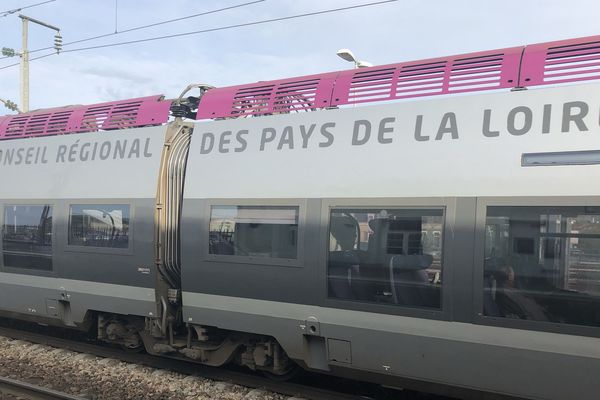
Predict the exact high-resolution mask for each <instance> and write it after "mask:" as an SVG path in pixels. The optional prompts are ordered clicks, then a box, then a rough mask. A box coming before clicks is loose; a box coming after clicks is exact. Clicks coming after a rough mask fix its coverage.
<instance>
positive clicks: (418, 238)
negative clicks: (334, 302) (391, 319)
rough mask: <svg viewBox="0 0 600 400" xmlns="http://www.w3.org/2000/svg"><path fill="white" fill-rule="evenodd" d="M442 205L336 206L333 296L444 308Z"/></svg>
mask: <svg viewBox="0 0 600 400" xmlns="http://www.w3.org/2000/svg"><path fill="white" fill-rule="evenodd" d="M443 224H444V216H443V210H442V209H428V210H417V209H381V208H371V209H335V210H332V212H331V217H330V229H329V261H328V287H329V297H333V298H339V299H346V300H356V301H367V302H376V303H386V304H396V305H402V306H410V307H431V308H440V307H441V297H440V294H441V283H442V281H441V272H442V237H443V236H442V233H443V228H444V226H443Z"/></svg>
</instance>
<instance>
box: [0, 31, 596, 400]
mask: <svg viewBox="0 0 600 400" xmlns="http://www.w3.org/2000/svg"><path fill="white" fill-rule="evenodd" d="M599 44H600V36H595V37H587V38H581V39H573V40H567V41H561V42H552V43H542V44H536V45H530V46H521V47H515V48H509V49H501V50H493V51H486V52H479V53H473V54H466V55H459V56H453V57H445V58H439V59H432V60H421V61H414V62H406V63H400V64H393V65H386V66H377V67H369V68H364V69H356V70H350V71H342V72H334V73H327V74H321V75H314V76H306V77H298V78H290V79H284V80H278V81H269V82H260V83H256V84H249V85H241V86H234V87H226V88H210V87H206V86H201V87H200V96H198V97H193V96H189V97H185V96H187V94H183V95H182V96H180V97H179V98H178V99H175V100H165V99H163V98H162V97H161V96H154V97H147V98H140V99H131V100H125V101H117V102H112V103H104V104H97V105H92V106H70V107H63V108H56V109H48V110H38V111H35V112H31V113H27V114H19V115H11V116H6V117H2V118H0V139H2V140H1V141H0V171H1V173H0V208H1V209H2V211H1V212H0V225H1V226H2V240H1V242H0V246H1V247H0V250H1V252H2V257H0V315H2V316H5V317H10V318H15V319H22V320H30V321H35V322H39V323H42V324H54V325H60V326H67V327H72V328H74V329H81V330H88V331H90V332H91V333H93V334H94V335H95V336H96V337H98V338H99V339H101V340H105V341H107V342H111V343H116V344H120V345H122V346H124V347H127V348H132V349H141V348H145V349H146V351H148V352H150V353H152V354H158V355H163V356H165V357H175V358H182V359H187V360H194V361H196V362H199V363H203V364H207V365H212V366H220V365H224V364H228V363H236V364H239V365H244V366H248V367H250V368H252V369H256V370H260V371H264V372H265V373H268V374H270V375H273V376H279V377H282V378H285V377H287V376H288V375H291V373H292V372H293V371H294V370H295V369H296V368H297V366H300V367H301V368H304V369H309V370H312V371H318V372H322V373H326V374H332V375H339V376H345V377H350V378H353V379H357V380H363V381H370V382H376V383H380V384H383V385H389V386H396V387H406V388H415V389H419V390H425V391H430V392H434V393H451V394H459V395H460V396H462V397H468V398H489V397H490V396H492V397H493V396H505V397H523V398H529V399H595V398H597V396H598V393H599V392H600V383H599V382H600V380H599V379H598V373H599V371H600V187H599V186H597V185H596V184H595V183H594V182H595V178H594V176H600V82H595V81H597V80H598V79H600V72H598V71H599V70H598V68H597V65H598V62H599V60H600V50H599V48H600V46H599ZM169 110H171V111H170V113H171V116H169V115H170V114H169Z"/></svg>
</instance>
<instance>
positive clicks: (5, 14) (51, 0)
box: [0, 0, 56, 17]
mask: <svg viewBox="0 0 600 400" xmlns="http://www.w3.org/2000/svg"><path fill="white" fill-rule="evenodd" d="M55 1H56V0H47V1H43V2H41V3H36V4H30V5H28V6H23V7H19V8H14V9H12V10H6V11H0V17H8V16H9V15H11V14H15V13H18V12H19V11H22V10H25V9H27V8H32V7H37V6H41V5H43V4H48V3H54V2H55Z"/></svg>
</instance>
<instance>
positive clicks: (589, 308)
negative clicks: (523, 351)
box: [483, 206, 600, 327]
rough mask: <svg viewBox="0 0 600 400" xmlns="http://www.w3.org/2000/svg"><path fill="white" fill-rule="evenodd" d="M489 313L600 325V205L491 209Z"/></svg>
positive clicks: (488, 225) (486, 265)
mask: <svg viewBox="0 0 600 400" xmlns="http://www.w3.org/2000/svg"><path fill="white" fill-rule="evenodd" d="M485 232H486V236H485V263H484V283H483V285H484V293H483V299H484V301H483V309H484V310H483V311H484V315H486V316H491V317H504V318H513V319H523V320H533V321H547V322H553V323H565V324H575V325H588V326H595V327H600V207H584V206H581V207H525V206H522V207H507V206H504V207H488V208H487V217H486V228H485Z"/></svg>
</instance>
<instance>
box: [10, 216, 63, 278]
mask: <svg viewBox="0 0 600 400" xmlns="http://www.w3.org/2000/svg"><path fill="white" fill-rule="evenodd" d="M2 251H3V258H4V266H5V267H13V268H24V269H35V270H42V271H52V206H49V205H19V206H17V205H7V206H5V207H4V225H3V227H2Z"/></svg>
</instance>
